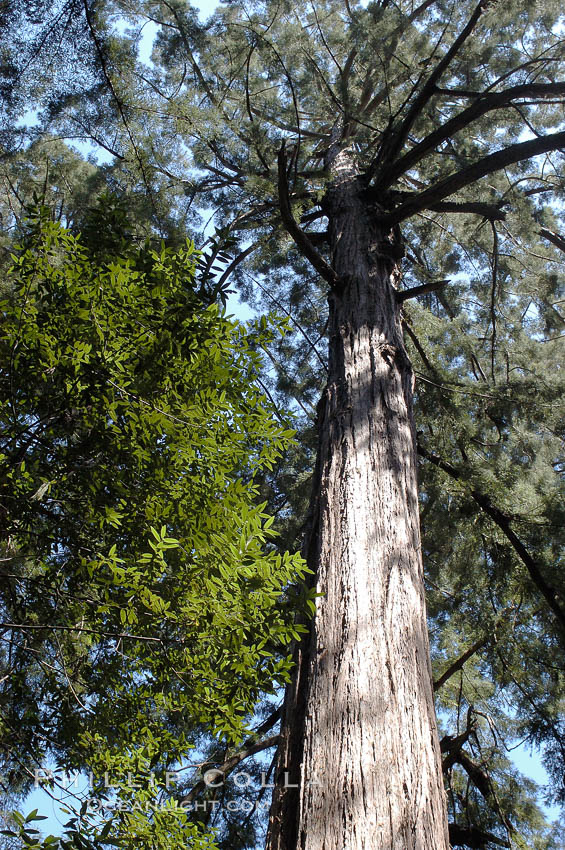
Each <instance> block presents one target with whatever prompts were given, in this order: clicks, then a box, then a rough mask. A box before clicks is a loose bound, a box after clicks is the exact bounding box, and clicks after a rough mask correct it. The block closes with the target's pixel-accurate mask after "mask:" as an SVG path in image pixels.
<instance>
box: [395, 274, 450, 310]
mask: <svg viewBox="0 0 565 850" xmlns="http://www.w3.org/2000/svg"><path fill="white" fill-rule="evenodd" d="M448 283H451V278H446V280H434V281H431V282H430V283H423V284H422V285H421V286H413V287H411V289H403V290H400V291H399V292H396V300H397V301H398V302H400V304H402V302H403V301H407V300H408V298H416V297H417V296H418V295H425V293H426V292H434V291H435V290H436V289H439V288H440V287H442V286H447V284H448Z"/></svg>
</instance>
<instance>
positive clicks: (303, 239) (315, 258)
mask: <svg viewBox="0 0 565 850" xmlns="http://www.w3.org/2000/svg"><path fill="white" fill-rule="evenodd" d="M278 173H279V181H278V188H279V205H280V211H281V218H282V220H283V224H284V226H285V228H286V229H287V231H288V233H289V234H290V236H291V237H292V238H293V239H294V241H295V243H296V245H297V247H298V248H299V249H300V251H301V252H302V253H303V254H304V256H305V257H306V259H307V260H308V261H309V262H310V263H311V264H312V266H313V267H314V268H315V269H316V271H317V272H318V274H320V275H321V276H322V277H323V278H324V280H326V281H327V282H328V283H329V284H330V286H331V287H335V286H337V283H338V276H337V274H336V273H335V271H334V269H332V267H331V266H330V265H328V263H326V261H325V260H324V258H323V257H322V256H321V255H320V254H318V252H317V251H316V249H315V248H314V246H313V245H312V243H311V242H310V239H309V238H308V236H307V235H306V233H304V231H303V230H302V229H301V228H300V227H299V226H298V224H297V223H296V221H295V219H294V216H293V214H292V209H291V206H290V198H289V194H288V181H287V177H286V151H285V144H284V142H283V143H282V145H281V149H280V151H279V154H278Z"/></svg>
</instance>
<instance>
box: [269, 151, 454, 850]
mask: <svg viewBox="0 0 565 850" xmlns="http://www.w3.org/2000/svg"><path fill="white" fill-rule="evenodd" d="M330 165H331V168H332V171H333V179H332V183H331V185H330V188H329V190H328V192H327V197H326V200H325V211H326V214H327V216H328V219H329V235H330V246H331V250H332V264H333V268H334V270H335V271H336V272H337V274H338V276H339V279H340V282H341V287H340V289H339V292H337V291H334V292H332V293H330V325H329V328H330V330H329V334H330V336H329V379H328V385H327V388H326V390H325V393H324V395H323V397H322V400H321V402H320V405H319V408H318V411H319V422H318V427H319V446H318V462H317V471H316V474H315V480H314V495H313V499H312V504H311V515H310V518H309V528H308V533H307V540H306V545H305V555H306V558H307V560H308V562H309V566H310V568H311V569H313V570H314V571H315V580H316V585H317V589H318V591H319V593H320V594H322V595H321V596H320V597H319V598H318V600H317V608H316V614H315V617H314V620H313V622H312V625H311V631H310V634H309V636H308V637H307V639H305V640H303V641H302V643H301V644H300V646H298V647H297V650H296V658H295V660H296V667H295V672H294V678H293V682H292V685H291V686H289V688H288V689H287V694H286V698H285V708H284V713H283V720H282V729H281V745H280V748H279V753H278V763H277V774H276V787H275V791H274V795H273V803H272V807H271V816H270V824H269V834H268V838H267V850H299V848H300V850H384V848H387V850H416V848H417V850H447V848H448V847H449V840H448V834H447V817H446V811H445V799H444V791H443V783H442V772H441V761H440V752H439V741H438V735H437V729H436V721H435V713H434V704H433V692H432V681H431V669H430V659H429V646H428V635H427V626H426V613H425V600H424V586H423V574H422V557H421V548H420V533H419V520H418V498H417V481H416V454H415V437H414V425H413V414H412V389H413V374H412V369H411V365H410V362H409V359H408V357H407V355H406V351H405V348H404V344H403V339H402V329H401V321H400V311H399V306H398V304H397V302H396V299H395V286H394V284H395V282H396V277H397V274H398V259H395V258H394V255H395V252H398V247H399V244H398V243H399V241H400V240H399V238H398V236H395V234H392V233H388V234H387V233H381V232H380V230H379V227H378V224H377V221H376V215H375V210H374V209H372V210H371V209H370V208H368V205H367V203H366V200H365V198H364V193H363V185H362V182H361V180H360V179H359V178H358V175H357V172H356V169H355V166H354V163H353V162H352V157H351V155H350V152H348V151H347V150H345V151H344V150H341V151H340V150H336V151H335V152H334V154H333V161H332V162H331V163H330ZM397 257H398V253H397ZM292 784H297V785H298V787H297V788H292V787H288V786H289V785H292ZM285 786H286V787H285Z"/></svg>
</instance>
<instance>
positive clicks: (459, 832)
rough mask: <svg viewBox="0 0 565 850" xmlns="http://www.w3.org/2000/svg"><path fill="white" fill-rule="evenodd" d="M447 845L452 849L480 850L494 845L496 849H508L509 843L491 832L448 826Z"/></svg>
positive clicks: (467, 827) (456, 825) (476, 828)
mask: <svg viewBox="0 0 565 850" xmlns="http://www.w3.org/2000/svg"><path fill="white" fill-rule="evenodd" d="M449 843H450V844H451V845H452V846H454V847H472V848H478V850H482V848H484V847H485V845H486V844H489V843H490V844H496V845H497V846H498V847H510V846H511V845H510V842H509V841H506V840H505V839H504V838H498V836H497V835H493V834H492V833H491V832H483V830H482V829H479V828H478V827H477V826H459V825H458V824H456V823H450V824H449Z"/></svg>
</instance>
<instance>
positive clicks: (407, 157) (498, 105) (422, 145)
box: [378, 82, 565, 190]
mask: <svg viewBox="0 0 565 850" xmlns="http://www.w3.org/2000/svg"><path fill="white" fill-rule="evenodd" d="M563 93H565V82H560V83H525V84H524V85H521V86H513V87H512V88H509V89H506V90H505V91H501V92H495V93H494V94H488V95H484V94H483V95H481V94H480V93H479V92H477V93H476V95H474V96H475V97H476V98H477V99H476V100H475V102H474V103H473V104H471V106H469V107H468V108H467V109H464V110H463V112H460V113H459V115H455V116H454V117H453V118H451V119H450V120H449V121H447V122H446V123H445V124H442V125H441V126H440V127H438V128H437V130H434V132H433V133H430V135H429V136H426V138H425V139H423V140H422V141H421V142H419V144H417V145H416V146H415V147H414V148H413V149H412V150H411V151H409V152H408V153H406V154H404V156H402V157H400V159H398V160H397V161H396V162H395V163H394V164H393V165H392V167H391V168H387V169H386V173H385V174H384V175H383V177H384V179H382V180H379V181H378V184H379V188H380V189H381V190H382V189H384V188H386V187H387V186H391V185H392V184H393V183H394V181H395V180H397V179H398V178H399V177H400V176H401V175H402V174H405V173H406V172H407V171H409V170H410V169H411V168H413V167H414V166H415V165H416V164H417V163H418V162H420V160H421V159H423V157H425V156H426V155H427V154H428V153H429V152H430V151H432V150H434V149H435V148H437V146H438V145H440V144H441V143H442V142H444V141H445V140H446V139H449V138H450V137H451V136H453V135H455V133H458V132H459V131H460V130H463V129H464V128H465V127H467V126H468V125H469V124H471V123H472V122H473V121H476V120H477V119H478V118H481V117H482V116H483V115H485V114H486V113H487V112H492V111H493V110H495V109H502V108H503V107H505V106H508V105H509V104H511V103H512V101H514V100H517V99H518V98H522V97H536V98H540V99H543V98H547V97H551V96H553V95H555V94H563Z"/></svg>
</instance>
